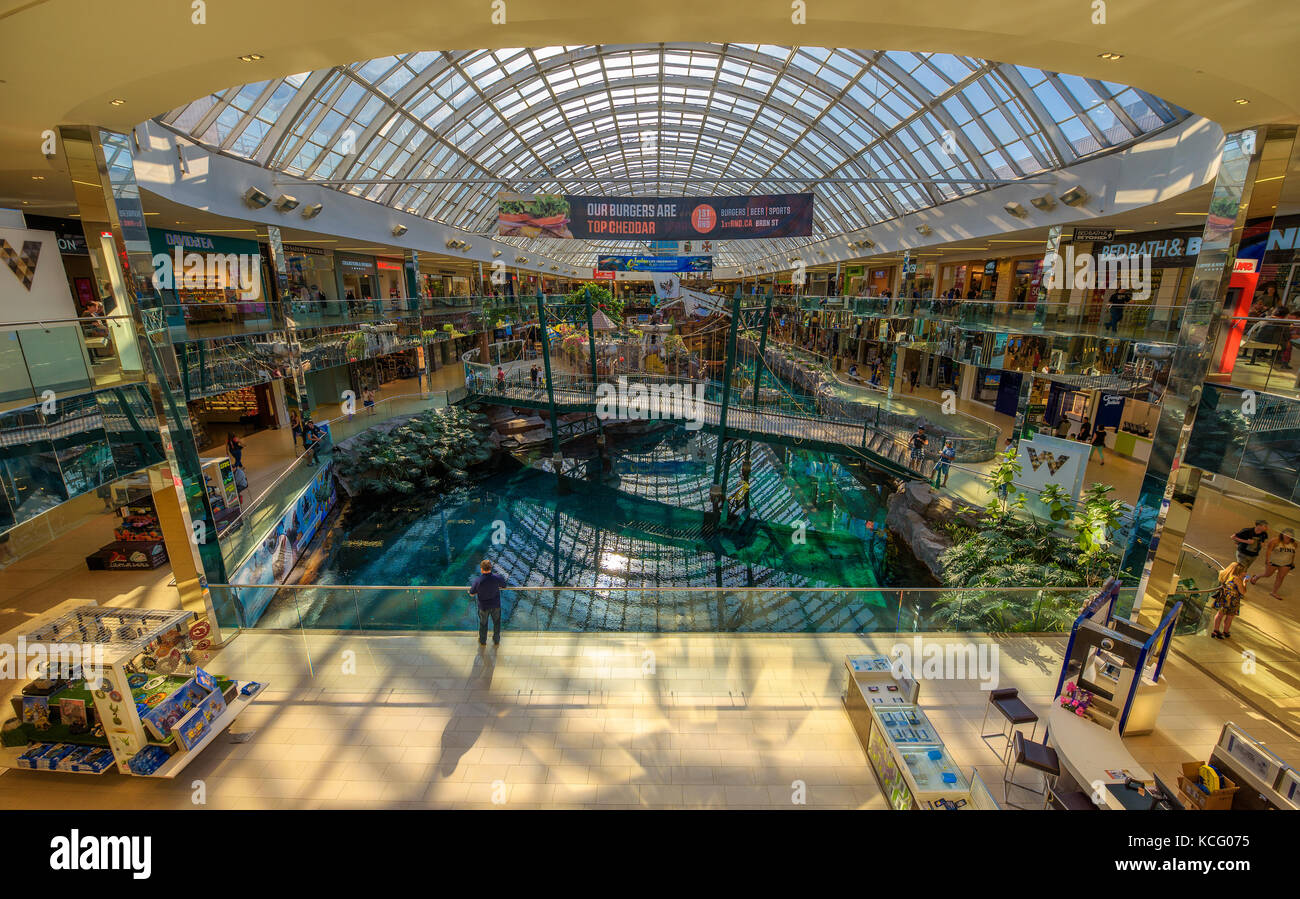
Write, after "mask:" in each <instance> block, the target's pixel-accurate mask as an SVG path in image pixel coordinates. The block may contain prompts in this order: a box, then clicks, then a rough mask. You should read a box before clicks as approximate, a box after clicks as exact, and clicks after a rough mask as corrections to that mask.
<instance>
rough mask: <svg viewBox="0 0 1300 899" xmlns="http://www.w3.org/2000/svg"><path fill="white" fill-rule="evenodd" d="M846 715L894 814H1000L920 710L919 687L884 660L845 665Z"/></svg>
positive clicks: (851, 659) (852, 659) (859, 658)
mask: <svg viewBox="0 0 1300 899" xmlns="http://www.w3.org/2000/svg"><path fill="white" fill-rule="evenodd" d="M844 667H845V669H846V672H847V683H846V685H845V689H844V694H843V698H844V709H845V711H846V712H848V715H849V721H850V722H852V724H853V729H854V730H855V731H856V732H857V735H858V740H859V741H860V742H861V743H862V748H863V749H864V750H865V751H866V753H867V759H868V761H869V762H870V763H871V769H872V771H874V772H875V774H876V778H877V779H878V780H879V781H880V787H881V789H882V791H883V792H884V794H885V797H886V798H887V799H888V800H889V804H890V807H891V808H894V809H898V810H911V809H944V810H958V809H996V808H997V807H998V804H997V802H996V800H994V798H993V794H992V793H990V792H989V790H988V787H987V786H985V784H984V781H983V780H982V779H981V778H980V776H979V774H977V773H976V772H975V770H974V769H971V772H970V774H969V775H967V774H965V773H963V772H962V770H961V769H960V768H959V767H958V766H957V764H956V762H954V761H953V759H952V756H951V755H950V754H949V753H948V750H947V749H946V748H945V747H944V745H943V741H942V740H941V739H940V738H939V732H938V731H937V730H936V729H935V727H934V725H933V724H932V723H931V722H930V719H929V718H928V717H926V714H925V712H924V711H923V710H922V709H921V708H920V706H918V705H917V697H918V695H919V694H920V684H919V683H918V682H917V681H916V679H915V678H913V677H912V675H911V673H910V672H909V671H908V670H907V669H906V667H904V666H903V665H902V664H901V663H899V662H897V661H891V660H890V659H888V658H886V657H885V656H864V655H851V656H846V657H845V659H844Z"/></svg>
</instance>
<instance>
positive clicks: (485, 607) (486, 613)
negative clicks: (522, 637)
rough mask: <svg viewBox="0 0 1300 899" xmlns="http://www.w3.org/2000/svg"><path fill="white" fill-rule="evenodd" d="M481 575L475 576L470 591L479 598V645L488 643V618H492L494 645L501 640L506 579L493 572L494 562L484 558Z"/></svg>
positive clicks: (481, 564) (480, 565) (480, 564)
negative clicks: (502, 604)
mask: <svg viewBox="0 0 1300 899" xmlns="http://www.w3.org/2000/svg"><path fill="white" fill-rule="evenodd" d="M478 570H479V572H480V573H479V576H478V577H476V578H474V583H472V584H471V585H470V588H469V592H470V593H471V594H473V596H474V598H475V599H477V600H478V645H479V646H486V645H487V626H488V618H489V617H490V618H491V619H492V645H493V646H496V645H498V644H499V643H500V642H501V588H502V587H504V586H505V585H506V579H505V578H503V577H502V576H501V575H499V574H493V573H492V563H491V562H489V561H488V560H487V559H484V560H483V561H482V562H480V563H479V566H478Z"/></svg>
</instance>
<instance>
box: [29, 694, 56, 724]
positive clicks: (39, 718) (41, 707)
mask: <svg viewBox="0 0 1300 899" xmlns="http://www.w3.org/2000/svg"><path fill="white" fill-rule="evenodd" d="M23 723H24V724H30V725H32V727H34V728H36V729H37V730H49V727H50V697H48V696H24V697H23Z"/></svg>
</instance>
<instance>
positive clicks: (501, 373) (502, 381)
mask: <svg viewBox="0 0 1300 899" xmlns="http://www.w3.org/2000/svg"><path fill="white" fill-rule="evenodd" d="M497 390H498V391H499V392H500V393H505V392H506V370H505V369H504V368H502V367H501V366H499V365H498V366H497Z"/></svg>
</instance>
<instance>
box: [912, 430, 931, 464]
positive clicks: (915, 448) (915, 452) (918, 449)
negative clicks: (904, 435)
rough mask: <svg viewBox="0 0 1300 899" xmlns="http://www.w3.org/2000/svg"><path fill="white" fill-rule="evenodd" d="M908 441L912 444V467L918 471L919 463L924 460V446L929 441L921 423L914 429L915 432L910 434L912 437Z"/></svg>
mask: <svg viewBox="0 0 1300 899" xmlns="http://www.w3.org/2000/svg"><path fill="white" fill-rule="evenodd" d="M909 442H910V443H911V445H912V458H911V464H912V467H913V468H914V469H916V470H917V471H920V470H921V465H922V464H923V462H924V460H925V448H926V446H928V445H929V443H930V438H929V437H928V436H926V433H925V425H921V426H919V427H918V428H917V429H916V432H915V433H914V434H912V439H911V440H910V441H909Z"/></svg>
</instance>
